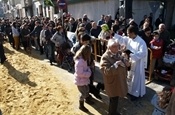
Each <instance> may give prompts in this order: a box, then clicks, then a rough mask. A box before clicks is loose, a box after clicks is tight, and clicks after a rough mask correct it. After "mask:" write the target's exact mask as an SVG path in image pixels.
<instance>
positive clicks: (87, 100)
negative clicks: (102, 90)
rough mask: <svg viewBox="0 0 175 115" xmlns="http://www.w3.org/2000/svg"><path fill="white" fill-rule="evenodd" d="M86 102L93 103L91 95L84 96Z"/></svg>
mask: <svg viewBox="0 0 175 115" xmlns="http://www.w3.org/2000/svg"><path fill="white" fill-rule="evenodd" d="M85 102H86V103H87V104H89V105H93V104H94V102H93V101H92V97H91V96H88V97H87V98H86V101H85Z"/></svg>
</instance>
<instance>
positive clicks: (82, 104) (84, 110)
mask: <svg viewBox="0 0 175 115" xmlns="http://www.w3.org/2000/svg"><path fill="white" fill-rule="evenodd" d="M79 109H80V110H82V111H83V112H86V113H88V112H89V110H88V109H87V108H86V107H84V101H79Z"/></svg>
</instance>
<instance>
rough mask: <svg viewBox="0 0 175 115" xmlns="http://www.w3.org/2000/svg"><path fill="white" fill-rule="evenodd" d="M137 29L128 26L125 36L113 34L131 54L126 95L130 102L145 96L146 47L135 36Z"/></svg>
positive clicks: (140, 39) (143, 42)
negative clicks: (128, 95)
mask: <svg viewBox="0 0 175 115" xmlns="http://www.w3.org/2000/svg"><path fill="white" fill-rule="evenodd" d="M137 32H138V29H137V28H136V27H134V26H130V27H128V29H127V34H128V37H127V36H120V35H118V34H115V36H114V38H115V39H116V40H117V41H118V42H119V43H120V44H122V45H125V46H126V49H129V50H130V51H131V52H132V53H131V54H130V61H131V70H130V71H128V76H127V78H128V81H127V83H128V93H129V94H130V97H131V100H136V99H138V97H143V96H144V95H145V94H146V86H145V68H146V66H147V54H148V50H147V46H146V43H145V41H144V40H143V39H142V38H141V37H140V36H138V35H137Z"/></svg>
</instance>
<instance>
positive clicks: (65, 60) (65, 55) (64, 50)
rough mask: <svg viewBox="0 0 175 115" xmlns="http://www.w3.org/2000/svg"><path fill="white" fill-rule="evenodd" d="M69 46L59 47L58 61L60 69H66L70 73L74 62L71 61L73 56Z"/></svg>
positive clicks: (65, 44)
mask: <svg viewBox="0 0 175 115" xmlns="http://www.w3.org/2000/svg"><path fill="white" fill-rule="evenodd" d="M70 48H71V47H70V45H69V44H68V43H64V44H63V45H61V47H60V48H59V51H57V52H59V61H60V67H61V68H63V67H67V68H68V71H72V69H73V66H74V61H73V56H74V55H73V54H72V52H71V51H70Z"/></svg>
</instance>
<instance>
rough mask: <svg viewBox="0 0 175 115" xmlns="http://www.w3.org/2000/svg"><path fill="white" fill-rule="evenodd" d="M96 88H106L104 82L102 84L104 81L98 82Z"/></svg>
mask: <svg viewBox="0 0 175 115" xmlns="http://www.w3.org/2000/svg"><path fill="white" fill-rule="evenodd" d="M96 88H97V89H98V90H100V89H101V90H104V89H105V88H104V84H102V83H98V84H97V86H96Z"/></svg>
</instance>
